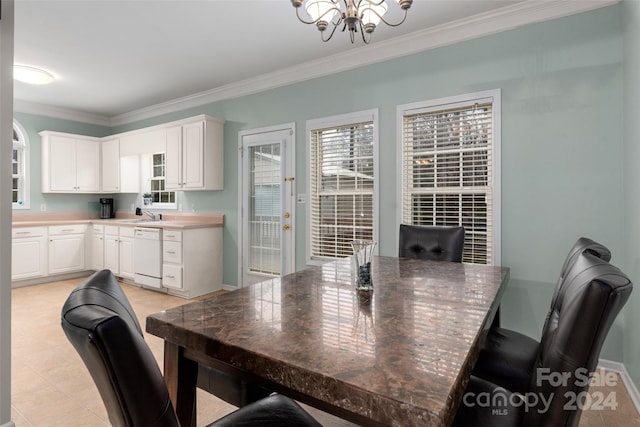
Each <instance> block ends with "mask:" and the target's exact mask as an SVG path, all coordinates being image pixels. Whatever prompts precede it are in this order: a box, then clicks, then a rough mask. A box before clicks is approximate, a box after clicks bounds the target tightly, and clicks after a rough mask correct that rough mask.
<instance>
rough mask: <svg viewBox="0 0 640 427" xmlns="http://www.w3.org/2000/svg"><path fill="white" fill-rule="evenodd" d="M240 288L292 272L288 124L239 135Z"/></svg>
mask: <svg viewBox="0 0 640 427" xmlns="http://www.w3.org/2000/svg"><path fill="white" fill-rule="evenodd" d="M240 143H241V147H240V170H241V172H240V176H241V185H242V192H241V200H240V217H241V221H240V223H241V230H240V236H241V242H242V244H241V250H240V253H239V258H240V259H239V261H240V262H239V265H240V271H239V285H240V286H247V285H250V284H253V283H257V282H260V281H263V280H267V279H270V278H272V277H278V276H281V275H285V274H288V273H292V272H293V271H294V269H295V256H294V240H295V237H294V236H295V225H294V212H293V208H294V202H293V199H294V190H295V178H294V176H293V168H294V162H293V159H294V147H293V125H286V126H284V127H275V128H267V129H258V130H253V131H246V132H241V133H240Z"/></svg>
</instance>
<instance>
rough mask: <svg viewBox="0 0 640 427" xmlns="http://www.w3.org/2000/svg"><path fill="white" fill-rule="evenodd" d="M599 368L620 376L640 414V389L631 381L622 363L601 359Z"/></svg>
mask: <svg viewBox="0 0 640 427" xmlns="http://www.w3.org/2000/svg"><path fill="white" fill-rule="evenodd" d="M598 368H601V369H604V370H606V371H613V372H617V373H618V374H620V378H621V379H622V382H623V383H624V386H625V388H626V389H627V392H628V393H629V397H630V398H631V401H632V402H633V405H634V406H635V407H636V410H637V411H638V412H639V413H640V392H639V391H638V388H637V387H636V385H635V384H634V382H633V380H632V379H631V375H629V372H628V371H627V368H626V367H625V366H624V364H623V363H621V362H615V361H613V360H607V359H600V360H598Z"/></svg>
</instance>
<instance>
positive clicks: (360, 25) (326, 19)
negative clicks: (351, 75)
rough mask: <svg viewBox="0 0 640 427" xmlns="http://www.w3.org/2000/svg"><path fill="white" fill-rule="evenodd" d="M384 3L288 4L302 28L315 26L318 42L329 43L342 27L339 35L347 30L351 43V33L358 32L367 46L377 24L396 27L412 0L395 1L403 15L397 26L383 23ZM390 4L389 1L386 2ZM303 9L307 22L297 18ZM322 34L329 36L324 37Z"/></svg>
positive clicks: (328, 0)
mask: <svg viewBox="0 0 640 427" xmlns="http://www.w3.org/2000/svg"><path fill="white" fill-rule="evenodd" d="M386 1H387V0H291V4H293V7H295V8H296V15H297V16H298V19H299V20H300V21H302V22H304V23H305V24H316V27H318V30H320V36H321V38H322V41H325V42H326V41H329V40H331V37H332V36H333V33H335V32H336V28H338V27H339V26H340V24H342V23H344V26H343V27H342V31H344V30H346V29H348V30H349V37H350V39H351V43H353V42H354V39H355V33H357V32H358V29H359V30H360V34H361V35H362V40H363V41H364V42H365V44H368V43H369V41H370V40H371V33H373V30H375V29H376V26H377V25H378V24H379V23H380V21H382V22H384V23H385V24H387V25H389V26H391V27H397V26H398V25H400V24H402V23H403V22H404V21H405V19H407V11H408V10H409V8H410V7H411V3H413V0H395V2H396V3H397V4H398V5H399V6H400V8H401V9H402V10H403V11H404V16H403V17H402V20H400V22H397V23H390V22H388V21H386V20H385V19H384V14H385V13H386V12H387V3H386ZM389 1H390V0H389ZM303 3H304V7H305V9H306V11H307V14H308V15H309V17H310V18H311V20H307V19H305V18H303V17H301V16H300V6H302V4H303ZM329 24H331V25H333V28H331V29H330V32H326V30H327V28H328V27H329ZM326 34H329V36H328V37H326Z"/></svg>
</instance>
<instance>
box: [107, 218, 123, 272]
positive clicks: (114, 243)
mask: <svg viewBox="0 0 640 427" xmlns="http://www.w3.org/2000/svg"><path fill="white" fill-rule="evenodd" d="M118 229H119V227H118V226H115V225H107V226H106V227H105V230H104V268H108V269H109V270H111V272H112V273H113V274H115V275H116V276H119V275H120V243H119V230H118Z"/></svg>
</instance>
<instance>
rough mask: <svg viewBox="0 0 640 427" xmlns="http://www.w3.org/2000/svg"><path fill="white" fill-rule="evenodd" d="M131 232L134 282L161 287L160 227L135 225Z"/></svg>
mask: <svg viewBox="0 0 640 427" xmlns="http://www.w3.org/2000/svg"><path fill="white" fill-rule="evenodd" d="M133 233H134V234H133V270H134V273H135V282H136V283H137V284H140V285H142V286H148V287H152V288H157V289H160V288H162V229H161V228H146V227H144V228H143V227H136V228H135V229H134V231H133Z"/></svg>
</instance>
